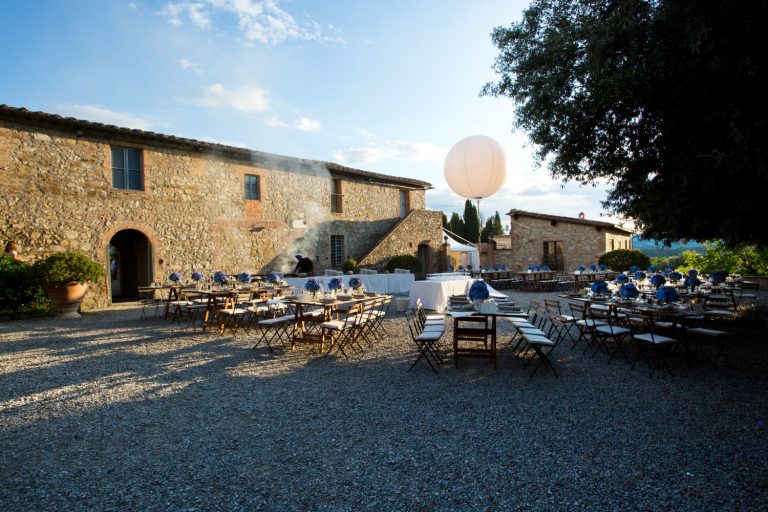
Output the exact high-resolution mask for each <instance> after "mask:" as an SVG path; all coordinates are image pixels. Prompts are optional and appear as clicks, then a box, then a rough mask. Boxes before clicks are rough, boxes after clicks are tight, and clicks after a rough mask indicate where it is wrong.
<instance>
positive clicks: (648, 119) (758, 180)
mask: <svg viewBox="0 0 768 512" xmlns="http://www.w3.org/2000/svg"><path fill="white" fill-rule="evenodd" d="M767 12H768V2H764V1H756V0H694V1H691V0H589V1H584V0H533V1H532V3H531V4H530V6H529V7H528V9H526V10H525V12H524V13H523V18H522V20H521V21H520V22H519V23H514V24H512V25H511V26H509V27H497V28H495V29H494V31H493V33H492V39H493V42H494V44H495V45H496V46H497V47H498V49H499V50H500V53H499V55H498V57H497V59H496V63H495V65H494V69H495V71H496V72H497V73H498V75H499V79H498V81H497V82H493V83H488V84H486V85H485V86H484V87H483V89H482V92H481V94H484V95H493V96H507V97H509V98H511V99H512V100H513V101H514V103H515V104H516V114H515V115H516V124H517V126H518V127H520V128H522V129H523V130H524V131H526V132H527V133H528V134H529V137H530V139H531V141H532V142H533V143H534V144H535V145H536V147H537V151H538V157H539V159H540V161H541V162H543V163H546V165H547V166H548V168H549V170H550V172H551V173H552V175H553V176H554V177H555V178H559V179H563V180H565V181H568V180H575V181H578V182H581V183H595V182H597V181H606V182H608V183H609V184H610V186H611V190H610V192H609V194H608V198H607V200H606V201H605V203H604V206H605V207H606V208H607V209H608V210H610V211H611V212H613V213H616V214H618V215H621V216H624V217H627V218H631V219H633V220H634V221H635V222H636V225H637V226H638V228H639V230H640V231H641V232H642V234H643V236H644V237H645V238H654V239H660V240H664V241H673V240H679V239H682V238H690V239H698V240H711V239H722V240H725V241H726V242H727V243H729V244H739V243H758V244H766V243H768V223H766V222H765V221H764V219H765V218H767V217H768V201H766V200H765V199H764V198H765V191H766V190H768V170H767V169H766V142H765V141H766V140H768V101H767V100H766V96H765V95H766V91H768V68H767V67H766V59H768V52H765V51H764V47H765V45H764V43H763V37H764V35H763V31H764V27H765V26H766V25H767V24H768V23H767V22H768V17H767V16H766V13H767Z"/></svg>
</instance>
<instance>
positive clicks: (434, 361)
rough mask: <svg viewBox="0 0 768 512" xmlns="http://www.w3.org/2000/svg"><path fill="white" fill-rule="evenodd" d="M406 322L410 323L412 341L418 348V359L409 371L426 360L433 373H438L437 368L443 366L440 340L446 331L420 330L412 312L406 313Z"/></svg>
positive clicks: (409, 329)
mask: <svg viewBox="0 0 768 512" xmlns="http://www.w3.org/2000/svg"><path fill="white" fill-rule="evenodd" d="M405 320H406V322H407V323H408V331H409V332H410V333H411V339H413V342H414V344H415V345H416V348H417V349H418V354H419V355H418V357H417V358H416V359H415V360H414V361H413V363H412V364H411V366H410V367H409V368H408V371H411V370H412V369H413V368H414V367H415V366H416V365H417V364H418V362H419V361H421V360H422V359H424V360H425V361H426V362H427V364H429V367H430V368H432V371H434V372H435V373H438V371H437V367H438V366H440V365H442V361H443V358H442V355H441V354H440V345H439V342H440V338H441V337H442V336H443V333H444V332H445V329H443V330H441V331H438V330H434V331H422V330H420V328H419V322H418V319H417V318H416V315H415V314H414V313H412V312H410V311H406V312H405Z"/></svg>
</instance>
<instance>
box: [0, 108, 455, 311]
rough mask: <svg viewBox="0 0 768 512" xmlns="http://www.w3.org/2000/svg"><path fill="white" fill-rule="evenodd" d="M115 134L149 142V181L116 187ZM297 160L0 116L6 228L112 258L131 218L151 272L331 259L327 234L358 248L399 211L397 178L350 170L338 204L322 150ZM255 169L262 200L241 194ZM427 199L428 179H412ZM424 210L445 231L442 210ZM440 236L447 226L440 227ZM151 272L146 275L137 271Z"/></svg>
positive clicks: (282, 266) (349, 249) (33, 253)
mask: <svg viewBox="0 0 768 512" xmlns="http://www.w3.org/2000/svg"><path fill="white" fill-rule="evenodd" d="M110 144H114V145H118V146H121V147H136V148H137V149H140V150H141V151H142V161H143V172H144V190H142V191H134V190H119V189H114V188H112V171H111V154H110ZM302 162H303V163H302V165H297V168H296V169H274V168H268V166H267V165H260V166H257V165H256V164H253V163H251V162H247V161H240V160H234V159H231V158H226V157H224V156H221V155H216V154H211V153H205V152H202V153H195V152H194V151H191V150H190V151H185V150H178V149H168V148H165V147H162V146H157V147H154V146H152V145H142V146H136V145H135V144H126V143H123V142H121V141H120V140H104V139H90V138H88V137H87V136H77V135H75V134H69V133H63V132H57V131H52V130H47V129H42V128H38V127H28V126H23V125H17V124H12V123H9V122H5V121H2V122H0V190H1V191H2V195H1V196H0V197H2V199H0V216H1V217H2V220H1V223H0V225H2V228H0V229H2V231H1V232H0V237H1V238H2V239H4V240H11V239H12V240H17V241H18V242H20V244H21V248H22V256H23V257H24V259H25V260H27V261H30V262H31V261H34V260H36V259H38V258H40V257H42V256H45V255H48V254H51V253H53V252H57V251H63V250H77V251H81V252H83V253H85V254H88V255H90V256H92V257H94V258H95V259H97V260H98V261H100V262H102V263H103V264H104V265H105V268H108V266H109V265H108V262H109V259H108V246H109V243H110V240H111V239H112V237H113V236H114V235H115V234H116V233H118V232H120V231H121V230H124V229H133V230H136V231H139V232H140V233H142V234H143V235H144V236H146V237H147V239H148V240H149V242H150V245H151V261H150V262H149V264H150V269H149V270H148V272H149V275H150V276H151V278H152V279H154V280H164V279H165V278H166V276H167V275H168V274H169V273H170V272H173V271H180V272H182V273H183V274H184V275H185V276H188V275H189V274H190V273H191V272H192V271H193V270H199V271H201V272H203V273H204V274H206V275H210V273H212V272H213V271H215V270H225V271H228V272H232V273H234V272H239V271H244V270H246V271H250V272H267V271H271V270H280V271H284V272H285V271H291V270H293V266H294V265H295V259H294V257H293V255H294V254H295V253H297V252H302V253H304V254H306V255H308V256H309V257H310V258H312V259H313V260H315V264H316V267H315V268H316V271H322V270H323V269H324V268H326V267H329V266H330V237H331V235H342V236H344V242H345V255H344V256H345V258H346V257H352V258H356V259H359V258H362V257H363V256H364V255H365V254H366V253H368V252H369V251H370V249H371V248H372V247H373V246H374V245H375V244H376V242H378V238H377V237H380V236H383V235H384V234H386V233H388V232H389V231H390V230H391V229H392V227H393V226H395V225H396V224H397V223H398V222H399V221H400V190H401V188H400V187H399V186H396V184H395V185H393V184H390V183H386V182H384V181H381V180H378V181H377V180H363V179H356V178H355V177H349V176H335V177H340V178H341V179H342V180H343V182H344V187H343V191H344V198H343V202H344V208H343V212H342V213H331V187H332V179H331V173H330V172H329V171H328V169H327V168H326V167H325V165H324V164H322V163H321V162H317V163H316V165H308V164H307V162H306V161H302ZM246 174H256V175H259V176H260V177H261V178H260V182H261V200H259V201H246V200H245V199H244V197H243V196H244V176H245V175H246ZM408 193H409V196H410V197H409V201H410V206H411V208H415V209H422V208H424V204H425V197H424V196H425V191H424V190H423V189H410V190H409V191H408ZM436 219H437V220H434V215H427V216H426V217H425V218H424V219H423V221H424V222H433V223H434V226H433V229H434V230H436V231H438V232H439V229H440V215H439V213H437V217H436ZM411 234H412V235H413V236H414V237H416V238H413V239H408V234H404V235H403V236H402V237H400V238H397V240H396V241H395V240H393V241H391V242H389V243H388V245H387V247H388V248H389V250H392V251H395V253H400V252H402V251H405V250H410V249H411V246H412V245H413V246H417V245H418V243H419V242H420V241H421V240H422V239H423V238H425V237H424V236H423V234H422V233H420V232H416V231H414V232H413V233H411ZM438 238H439V236H438ZM106 277H107V275H106V272H105V282H104V283H100V284H97V286H96V287H95V289H93V290H92V292H91V293H89V301H90V302H89V303H88V305H89V306H93V305H94V304H95V305H99V306H103V305H106V304H108V303H109V301H110V300H111V299H110V295H109V290H108V285H107V281H106ZM141 284H146V283H141Z"/></svg>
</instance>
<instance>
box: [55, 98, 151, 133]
mask: <svg viewBox="0 0 768 512" xmlns="http://www.w3.org/2000/svg"><path fill="white" fill-rule="evenodd" d="M53 110H54V111H55V112H57V113H58V114H60V115H63V116H70V117H76V118H78V119H85V120H87V121H95V122H98V123H105V124H113V125H116V126H121V127H125V128H135V129H137V130H150V129H152V127H153V126H154V125H155V123H153V122H152V121H150V120H148V119H144V118H141V117H138V116H134V115H131V114H124V113H121V112H115V111H114V110H109V109H108V108H106V107H104V106H102V105H79V104H66V105H55V106H54V109H53Z"/></svg>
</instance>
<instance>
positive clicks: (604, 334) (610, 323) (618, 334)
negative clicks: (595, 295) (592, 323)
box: [592, 304, 632, 362]
mask: <svg viewBox="0 0 768 512" xmlns="http://www.w3.org/2000/svg"><path fill="white" fill-rule="evenodd" d="M605 318H606V324H605V325H598V326H596V327H595V328H594V330H593V332H592V334H593V338H594V340H595V350H594V352H593V353H592V357H594V356H595V354H596V353H597V351H598V350H599V349H601V348H602V349H603V350H604V351H605V353H606V354H608V361H609V362H610V361H611V359H613V356H614V355H616V352H621V355H623V356H624V360H625V361H627V362H629V359H628V358H627V353H626V352H624V348H623V344H624V341H627V340H629V339H630V338H631V336H632V330H631V329H629V328H628V327H627V326H626V323H625V318H626V316H624V317H622V316H620V314H619V308H618V306H616V305H615V304H612V305H610V306H609V308H608V315H607V316H606V317H605ZM609 341H611V342H613V344H614V347H615V348H614V350H613V351H611V350H610V348H609V347H608V342H609Z"/></svg>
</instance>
